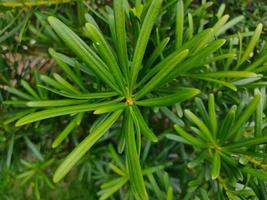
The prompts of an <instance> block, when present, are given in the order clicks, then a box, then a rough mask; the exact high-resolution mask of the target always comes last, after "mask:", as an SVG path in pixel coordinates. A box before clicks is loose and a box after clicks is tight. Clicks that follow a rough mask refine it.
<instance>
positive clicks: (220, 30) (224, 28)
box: [215, 15, 245, 36]
mask: <svg viewBox="0 0 267 200" xmlns="http://www.w3.org/2000/svg"><path fill="white" fill-rule="evenodd" d="M244 19H245V17H244V16H242V15H241V16H238V17H235V18H234V19H232V20H230V21H229V22H228V23H226V24H225V25H224V26H222V27H220V29H219V30H218V31H216V33H215V36H219V35H221V34H223V33H225V31H227V30H228V29H230V28H232V27H233V26H235V25H236V24H237V23H239V22H240V21H242V20H244Z"/></svg>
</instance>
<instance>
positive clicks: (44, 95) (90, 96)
mask: <svg viewBox="0 0 267 200" xmlns="http://www.w3.org/2000/svg"><path fill="white" fill-rule="evenodd" d="M189 5H190V1H184V2H183V1H182V0H179V1H170V2H167V1H163V0H152V1H145V2H144V3H142V2H141V1H133V2H130V1H129V2H128V1H123V0H114V2H113V9H111V8H109V7H106V8H104V9H102V10H100V11H99V13H98V12H94V13H93V14H92V15H95V17H96V18H95V19H94V18H93V17H92V15H90V14H85V17H83V16H80V17H79V27H78V28H73V29H71V28H70V26H69V27H68V26H67V25H66V24H68V25H69V24H71V21H68V20H65V19H64V17H63V16H61V15H59V16H58V17H59V18H60V19H62V20H59V19H58V18H56V17H52V16H50V17H49V18H48V22H46V21H45V20H44V19H45V18H46V16H47V15H48V14H49V12H48V13H45V14H44V13H37V14H36V16H37V18H38V19H39V20H40V21H41V23H42V24H43V27H45V34H41V33H40V34H39V36H41V38H43V39H46V41H49V40H50V38H54V40H53V41H57V44H58V45H60V46H59V47H57V46H56V45H54V48H55V49H56V50H55V49H53V48H49V50H48V51H49V54H50V55H51V57H52V58H53V60H54V61H55V62H56V64H57V66H58V67H59V69H58V68H57V69H51V70H49V72H48V73H47V75H44V74H40V73H39V72H37V71H35V73H34V76H32V77H33V78H32V79H33V82H35V86H36V87H35V86H32V85H31V84H29V83H28V82H27V81H25V80H21V81H20V83H21V84H20V86H17V88H15V87H13V86H12V85H11V84H8V86H7V87H6V92H7V93H8V94H9V95H10V94H12V95H11V97H10V99H11V101H10V100H6V101H4V102H3V103H4V104H5V105H6V106H7V107H8V106H9V107H8V108H7V109H10V110H11V109H14V115H13V117H11V118H9V117H7V118H8V119H7V120H5V121H4V122H3V124H4V125H5V127H4V126H3V127H4V128H5V129H7V128H6V126H7V125H10V124H11V123H12V122H14V121H17V122H16V126H17V128H15V130H16V131H18V132H19V131H20V130H19V129H20V128H18V127H19V126H22V125H24V127H23V129H22V130H33V128H36V127H37V128H41V127H45V126H48V125H49V126H50V128H51V129H52V131H51V129H50V128H48V129H47V130H50V131H49V132H50V133H51V132H57V131H58V129H60V128H62V131H61V132H60V133H59V134H58V136H57V137H56V138H55V139H54V141H53V142H52V144H50V143H48V142H47V143H45V146H52V148H54V149H55V150H54V152H53V153H55V155H54V156H55V157H57V158H56V159H58V157H62V156H64V154H63V155H62V154H60V153H59V152H60V146H63V147H64V146H65V144H66V143H64V142H65V141H66V140H67V138H69V137H68V136H69V135H70V134H71V133H75V134H72V135H71V137H74V139H73V140H74V144H75V148H74V149H73V150H72V152H71V153H69V155H67V156H66V157H65V159H64V160H63V162H62V163H61V164H60V165H59V167H58V168H57V170H56V172H55V173H54V176H53V180H54V182H59V181H60V180H61V179H62V178H63V177H65V176H66V174H67V173H68V172H69V171H70V170H71V169H72V168H73V167H74V166H75V165H76V164H80V166H78V167H81V169H82V171H85V170H87V167H88V165H89V167H88V168H93V169H94V170H96V169H97V170H99V176H100V177H98V178H95V177H93V178H92V179H93V180H92V179H91V178H90V180H92V181H95V180H98V181H100V182H102V185H101V187H102V189H101V190H100V191H99V193H98V194H99V196H100V198H101V199H106V198H109V197H111V196H112V195H114V194H115V192H117V191H118V190H120V189H121V190H120V191H124V192H123V194H121V193H120V198H130V199H132V198H136V199H149V198H155V199H161V198H164V197H166V199H172V198H173V197H172V195H173V193H180V192H178V189H177V188H179V187H180V183H179V184H178V183H175V184H173V182H172V181H171V179H172V176H173V174H172V175H168V174H167V172H168V171H167V170H169V167H170V168H171V169H170V170H173V171H176V170H180V169H179V166H178V167H177V165H175V164H176V163H175V161H173V163H174V164H173V165H172V164H169V162H167V161H166V159H163V157H168V156H169V154H171V152H172V150H173V149H172V148H174V149H176V148H177V149H178V150H179V151H182V152H184V154H185V155H184V156H183V159H185V160H186V159H188V158H187V156H186V154H187V152H186V150H185V146H184V145H183V144H180V143H179V144H178V145H177V144H176V143H175V142H172V143H171V145H170V147H168V148H167V147H166V146H161V148H164V151H163V152H162V153H160V155H158V156H157V155H153V161H151V164H150V165H147V163H148V161H147V160H148V159H145V158H146V157H147V154H148V151H149V150H150V148H151V151H152V150H154V151H155V149H153V147H150V146H153V145H151V142H158V141H159V143H160V144H159V145H161V144H165V143H164V142H163V141H162V140H163V139H164V138H165V137H163V135H164V134H165V131H166V130H163V133H162V134H160V135H159V137H158V135H156V134H154V133H153V132H154V131H155V132H157V133H160V132H161V130H162V128H159V130H157V129H156V128H155V127H156V126H155V125H153V124H151V118H153V117H155V116H156V117H159V118H161V119H162V121H164V120H165V118H164V115H165V116H167V118H169V119H170V120H171V122H172V123H174V124H176V125H175V128H176V129H177V131H178V132H179V134H180V135H181V136H182V137H183V138H181V137H178V136H176V137H175V136H173V135H170V134H167V137H168V138H172V139H173V138H175V139H176V140H177V141H179V142H181V143H186V144H188V143H190V142H191V144H192V145H193V147H194V154H193V156H194V157H195V156H198V155H199V154H200V156H199V157H201V159H202V160H205V159H206V160H207V161H209V162H208V163H211V165H209V166H211V167H207V169H205V167H201V165H200V164H199V165H200V166H198V167H199V169H198V172H200V173H201V176H199V179H198V182H197V183H194V182H193V183H192V184H191V185H193V186H194V187H198V186H199V185H200V183H202V181H203V179H202V178H203V176H204V174H205V173H206V171H207V172H208V174H211V178H209V179H208V181H210V182H211V185H212V184H217V182H219V179H220V177H221V173H222V170H220V169H224V167H225V165H226V167H225V168H227V167H228V165H229V166H230V167H233V168H235V169H236V168H237V167H236V166H238V164H237V161H236V159H235V156H236V154H234V153H235V152H234V153H233V151H232V150H233V148H234V149H236V148H239V146H237V147H236V146H235V145H242V144H244V143H246V142H247V143H248V142H250V143H249V144H256V143H255V141H257V144H258V142H260V143H265V136H260V137H259V138H255V139H247V140H244V141H239V140H240V138H241V135H242V134H241V132H240V130H241V128H243V126H242V125H243V123H245V122H246V121H247V120H248V119H249V117H250V116H251V115H252V113H253V111H255V109H257V108H256V107H257V104H258V103H259V102H260V100H259V99H260V97H259V96H260V94H258V93H259V92H258V91H257V94H256V95H255V97H254V99H253V101H252V103H250V104H249V105H248V108H247V109H245V111H244V114H243V115H240V116H241V117H240V118H239V119H237V120H236V121H235V124H233V125H231V126H230V125H229V126H228V124H226V125H225V126H227V128H232V131H231V134H230V135H228V136H227V137H226V138H224V139H225V140H224V139H223V140H219V141H217V140H216V139H217V138H216V137H215V135H218V137H222V136H221V135H224V134H226V135H227V133H226V132H225V131H223V133H221V132H222V130H224V128H223V129H222V128H218V127H219V126H218V124H219V122H217V121H216V113H215V101H214V99H213V95H210V97H209V114H208V115H206V113H207V111H206V110H205V108H204V107H203V102H202V100H200V98H204V97H205V94H207V93H210V92H211V91H212V92H214V93H215V94H218V96H220V95H221V96H220V97H221V98H220V108H223V107H224V106H226V107H227V109H228V106H229V105H230V107H231V106H232V104H241V106H240V110H242V102H240V101H239V100H238V98H239V97H240V95H242V94H243V93H244V91H247V92H248V95H249V96H251V93H252V92H251V88H253V89H254V88H260V87H264V86H265V85H266V83H265V82H264V79H263V78H262V77H263V76H262V75H261V74H258V73H264V71H265V68H266V66H265V65H264V63H265V62H266V53H265V51H264V49H263V48H262V49H259V50H258V48H260V47H258V46H257V43H259V41H260V39H259V38H260V35H261V33H262V28H263V27H262V24H259V25H258V26H257V28H256V30H255V31H254V32H250V33H249V34H246V33H245V34H241V33H239V34H233V35H228V31H229V30H230V29H231V28H232V26H233V25H235V24H236V23H237V22H239V20H240V17H239V18H238V17H237V18H235V19H233V20H232V21H229V22H227V21H228V18H229V16H228V15H223V12H222V11H218V14H217V18H216V20H214V21H212V20H210V19H209V20H208V22H206V21H207V20H206V17H208V18H209V17H210V15H209V7H210V6H211V2H206V1H203V2H202V5H201V6H200V7H199V8H198V9H193V10H192V9H191V8H189ZM173 10H175V12H173ZM173 13H176V14H175V15H174V14H173ZM186 14H187V15H186ZM166 18H167V19H169V18H170V19H171V20H165V19H166ZM62 21H64V23H63V22H62ZM84 21H86V23H85V26H84V27H83V28H81V27H82V26H81V25H82V23H83V22H84ZM187 24H188V26H187ZM100 27H101V28H100ZM209 27H211V28H209ZM34 28H35V27H32V28H31V29H32V30H34ZM52 30H53V31H54V32H52ZM73 30H74V31H73ZM47 35H49V37H46V36H47ZM43 36H45V37H43ZM248 36H252V37H251V39H250V40H249V39H247V38H246V37H248ZM81 38H83V39H81ZM244 38H245V39H244ZM88 39H89V40H88ZM236 39H237V41H238V45H236V43H235V42H234V40H236ZM62 42H63V43H64V44H65V45H66V47H67V49H68V50H70V51H71V52H72V53H71V52H69V51H68V50H65V48H64V47H62V45H61V44H62ZM51 46H53V45H52V44H51ZM255 49H257V50H258V51H257V53H256V54H257V56H254V57H253V58H251V54H252V53H253V52H256V51H255ZM151 50H152V51H151ZM62 51H64V52H65V53H64V54H62V53H59V52H62ZM200 80H201V81H200ZM229 89H230V90H229ZM200 91H201V92H202V93H201V92H200ZM196 95H199V97H200V98H197V100H196V102H197V105H198V106H197V110H199V112H200V113H201V117H202V118H203V122H202V121H201V120H200V119H199V118H198V117H196V115H194V114H193V112H191V111H189V110H192V109H193V107H192V101H191V99H192V98H193V97H195V96H196ZM7 98H8V97H7ZM7 98H5V99H7ZM184 107H186V108H187V110H186V111H185V115H186V116H187V117H188V118H189V120H191V121H193V122H194V123H195V125H196V126H197V127H198V129H197V128H192V130H193V131H194V132H195V133H196V134H199V137H200V138H201V139H199V138H193V136H192V135H190V134H189V133H187V132H185V130H184V129H183V128H181V127H185V129H187V127H190V126H189V124H190V123H188V121H187V120H185V119H181V117H182V116H183V108H184ZM171 109H176V111H177V113H178V115H179V116H178V117H177V116H176V115H175V114H174V113H173V112H172V110H171ZM235 109H236V107H235V106H234V107H232V108H231V109H229V113H230V114H229V115H231V114H232V115H234V114H235V113H236V111H235ZM159 111H160V112H159ZM227 111H228V110H226V111H225V112H227ZM239 113H240V111H239ZM262 113H263V111H261V114H260V115H261V116H262V115H263V114H262ZM61 116H64V117H61ZM65 116H66V117H65ZM227 116H228V115H227ZM257 116H258V117H257V120H256V121H257V122H258V120H259V119H260V118H261V117H260V116H259V115H257ZM55 117H57V121H55V120H54V119H53V120H48V121H45V122H40V121H41V120H44V119H49V118H55ZM230 117H231V116H230ZM5 119H6V117H5ZM225 120H229V119H228V117H226V118H225ZM232 122H233V121H232ZM31 123H34V124H32V125H31ZM57 123H58V124H59V125H57ZM225 123H226V122H225ZM227 123H228V121H227ZM229 123H230V122H229ZM170 124H171V123H170ZM53 126H54V127H53ZM164 126H165V124H164ZM171 126H172V125H171ZM55 127H58V128H56V129H53V128H55ZM81 127H82V128H81ZM150 127H153V128H154V130H153V131H152V130H151V129H150ZM259 127H261V126H259V125H257V128H256V129H257V131H259V130H261V128H259ZM79 129H81V131H80V132H79V131H78V130H79ZM88 129H89V132H90V133H89V134H88V135H87V134H84V132H86V131H87V130H88ZM9 131H10V130H9ZM81 132H82V133H81ZM106 133H107V134H106ZM141 134H143V136H145V137H146V138H147V139H148V140H149V142H147V139H145V138H142V136H141ZM73 135H75V136H73ZM80 137H82V138H83V139H82V140H81V142H79V141H80ZM103 137H110V138H111V139H110V140H108V142H111V141H112V142H114V143H115V145H116V146H117V149H118V152H119V153H120V154H121V153H123V152H124V151H125V153H124V158H123V159H122V160H121V158H120V155H117V154H116V152H115V150H114V149H113V148H112V147H110V148H109V149H105V150H104V153H103V152H102V151H101V153H99V152H97V153H96V155H98V156H99V157H101V159H104V160H106V159H109V160H110V159H111V160H114V161H115V163H113V162H110V164H109V167H110V168H111V171H109V170H107V169H105V167H104V165H105V162H104V163H103V161H102V160H101V159H100V158H96V157H95V156H94V155H92V156H89V158H88V162H87V156H85V155H86V154H87V152H88V151H89V149H90V148H91V147H92V146H93V145H95V143H97V142H99V141H100V140H101V138H103ZM177 137H178V139H177ZM222 138H223V137H222ZM11 139H12V138H11ZM220 139H221V138H220ZM200 140H201V141H200ZM202 140H204V141H205V142H209V143H211V145H208V146H207V145H206V143H205V142H202ZM261 140H262V141H261ZM11 141H12V140H11ZM27 141H28V140H27ZM192 141H193V142H192ZM144 142H145V145H144ZM28 143H29V141H28ZM247 143H246V144H247ZM154 145H155V144H154ZM176 145H177V146H178V147H176ZM229 146H230V147H231V146H232V149H230V150H229V151H226V152H224V151H223V150H222V152H221V149H226V150H227V148H230V147H229ZM233 146H234V147H233ZM96 148H97V147H96ZM142 148H144V150H143V149H142ZM96 150H98V148H97V149H96ZM65 151H66V152H68V150H65ZM107 151H108V152H111V156H110V155H108V156H107V155H106V153H105V152H107ZM35 152H36V151H35ZM143 152H144V155H146V156H144V155H143ZM202 152H204V153H202ZM243 153H244V154H245V153H247V151H244V152H243ZM37 155H39V154H38V153H37ZM210 155H215V156H214V158H213V159H211V158H210ZM237 155H238V156H240V155H241V153H240V152H238V154H237ZM242 155H243V154H242ZM257 155H258V154H257ZM262 155H263V154H262ZM50 156H51V155H50ZM50 156H47V158H48V159H50V158H51V157H50ZM37 157H38V156H37ZM40 157H42V156H40V155H39V158H40ZM52 157H53V156H52ZM54 159H55V158H53V160H54ZM223 159H225V160H223ZM43 162H44V163H46V162H47V160H45V161H41V164H40V163H39V162H37V164H36V165H32V164H29V166H31V167H33V169H31V170H30V171H31V172H32V173H33V174H35V175H36V174H37V175H36V177H40V176H39V174H38V173H39V172H40V173H41V174H42V175H43V171H38V167H39V166H40V165H42V163H43ZM91 162H93V163H92V164H88V163H91ZM124 162H125V163H124ZM192 162H193V161H192ZM159 163H160V164H159ZM205 163H206V162H205ZM226 163H227V164H226ZM51 165H52V163H51ZM54 165H55V164H54V162H53V166H54ZM94 165H96V167H95V166H94ZM36 166H37V167H36ZM181 166H182V167H183V165H181ZM35 167H36V168H35ZM165 168H167V169H165ZM203 168H204V170H203ZM34 169H37V171H36V170H34ZM183 169H184V168H183ZM105 170H107V172H106V171H105ZM242 170H243V172H244V173H248V174H252V175H253V174H254V175H256V176H257V177H258V178H259V176H260V175H259V173H261V172H259V171H258V170H255V169H254V168H251V167H249V166H245V167H243V168H242ZM184 171H186V169H184ZM35 172H37V173H35ZM113 172H114V173H115V175H114V173H113ZM25 173H27V172H24V173H22V174H25ZM160 173H164V174H165V175H164V178H162V179H161V178H160ZM110 174H112V175H111V176H112V178H111V176H110ZM170 174H171V173H170ZM222 174H223V175H224V174H226V173H225V172H223V173H222ZM143 176H145V178H143ZM36 177H33V178H35V180H36V179H37V180H40V182H42V179H40V178H39V179H38V178H36ZM41 177H42V178H43V177H46V176H41ZM27 178H31V176H28V177H27ZM179 178H180V180H181V182H188V180H189V179H190V178H191V176H190V175H188V177H186V178H182V177H179ZM260 178H261V177H260ZM44 179H46V178H44ZM47 179H48V178H47ZM103 180H107V182H106V183H103ZM128 181H129V183H130V184H129V185H130V187H128V184H127V183H128ZM88 182H89V181H88ZM96 182H97V181H96ZM38 183H39V182H38ZM158 183H160V184H158ZM219 183H220V184H221V185H220V186H223V187H224V185H223V183H222V182H219ZM254 183H255V184H256V181H255V182H254ZM111 184H114V185H112V186H111ZM37 185H38V184H37ZM177 185H178V186H177ZM212 186H214V185H212ZM95 187H96V186H95ZM194 187H193V188H194ZM214 188H215V189H214ZM225 188H227V187H224V189H225ZM254 188H255V187H254ZM124 189H126V190H124ZM148 191H149V192H151V194H150V193H149V192H148ZM200 191H201V192H200V193H201V195H202V197H203V198H204V196H205V197H207V196H208V192H209V189H207V190H206V188H205V187H203V188H201V190H200ZM229 191H230V190H228V191H227V192H228V197H229ZM182 192H184V191H182ZM212 192H214V193H216V185H215V186H214V187H212ZM152 193H155V195H152ZM115 195H116V194H115ZM181 195H182V194H181ZM36 196H37V197H38V196H39V191H37V192H36ZM214 196H215V195H214ZM221 196H223V195H221ZM221 196H220V197H221ZM185 197H186V198H187V199H188V198H190V194H188V195H185ZM92 198H93V197H92ZM231 198H232V197H231Z"/></svg>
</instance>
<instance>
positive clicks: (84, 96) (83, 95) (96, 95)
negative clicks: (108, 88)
mask: <svg viewBox="0 0 267 200" xmlns="http://www.w3.org/2000/svg"><path fill="white" fill-rule="evenodd" d="M38 87H41V88H44V89H46V90H49V91H51V92H53V93H55V94H58V95H60V96H63V97H68V98H72V99H100V98H108V97H114V96H117V95H118V93H117V92H97V93H81V94H69V93H66V92H60V91H57V90H54V89H51V88H49V87H46V86H43V85H38Z"/></svg>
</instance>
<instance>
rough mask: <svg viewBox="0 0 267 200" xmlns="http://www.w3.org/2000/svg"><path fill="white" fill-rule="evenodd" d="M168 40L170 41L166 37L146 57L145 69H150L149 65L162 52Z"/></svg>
mask: <svg viewBox="0 0 267 200" xmlns="http://www.w3.org/2000/svg"><path fill="white" fill-rule="evenodd" d="M169 41H170V38H169V37H167V38H165V39H163V40H162V41H161V42H160V43H159V44H158V46H157V47H156V48H155V50H154V51H153V52H152V54H151V55H150V56H149V58H148V59H147V62H146V64H145V68H146V69H150V67H151V66H152V65H153V63H154V62H155V61H156V59H157V58H158V57H159V56H160V54H162V52H163V50H164V49H165V47H166V46H167V44H168V43H169Z"/></svg>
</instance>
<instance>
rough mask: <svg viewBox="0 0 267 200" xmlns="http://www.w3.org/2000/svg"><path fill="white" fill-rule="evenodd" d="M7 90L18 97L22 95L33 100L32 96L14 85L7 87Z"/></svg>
mask: <svg viewBox="0 0 267 200" xmlns="http://www.w3.org/2000/svg"><path fill="white" fill-rule="evenodd" d="M7 91H8V92H9V93H11V94H14V95H16V96H18V97H21V98H23V99H27V100H32V99H33V98H32V96H30V95H28V94H26V93H24V92H21V91H20V90H18V89H16V88H13V87H7Z"/></svg>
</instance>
